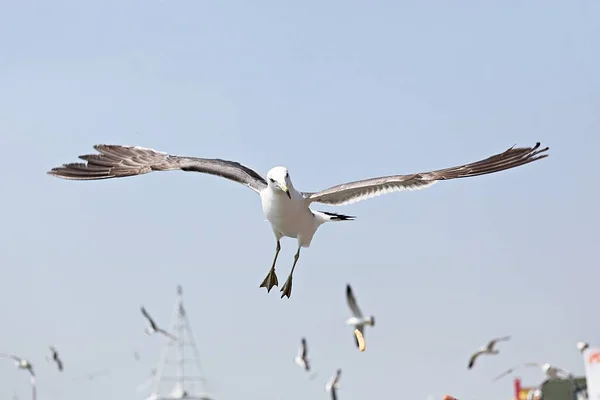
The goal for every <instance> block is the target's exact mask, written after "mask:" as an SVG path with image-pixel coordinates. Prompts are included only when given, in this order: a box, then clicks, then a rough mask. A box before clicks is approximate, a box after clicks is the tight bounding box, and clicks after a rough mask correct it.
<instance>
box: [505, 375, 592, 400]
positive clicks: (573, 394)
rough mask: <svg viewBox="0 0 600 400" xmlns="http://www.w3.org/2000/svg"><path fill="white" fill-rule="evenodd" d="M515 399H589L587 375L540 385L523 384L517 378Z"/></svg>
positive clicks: (550, 381) (545, 382)
mask: <svg viewBox="0 0 600 400" xmlns="http://www.w3.org/2000/svg"><path fill="white" fill-rule="evenodd" d="M514 383H515V400H587V398H588V397H587V385H586V379H585V377H578V378H574V379H573V380H569V379H556V380H547V381H544V383H542V384H541V385H540V386H539V387H537V386H528V387H524V386H522V385H521V380H520V379H519V378H517V379H515V381H514Z"/></svg>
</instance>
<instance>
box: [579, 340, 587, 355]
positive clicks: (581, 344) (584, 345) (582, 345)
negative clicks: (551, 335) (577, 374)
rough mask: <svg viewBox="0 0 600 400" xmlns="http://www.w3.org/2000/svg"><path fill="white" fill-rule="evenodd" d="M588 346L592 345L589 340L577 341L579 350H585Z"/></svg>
mask: <svg viewBox="0 0 600 400" xmlns="http://www.w3.org/2000/svg"><path fill="white" fill-rule="evenodd" d="M588 347H590V345H589V343H587V342H577V350H579V351H580V352H582V353H583V352H584V351H585V350H586V349H587V348H588Z"/></svg>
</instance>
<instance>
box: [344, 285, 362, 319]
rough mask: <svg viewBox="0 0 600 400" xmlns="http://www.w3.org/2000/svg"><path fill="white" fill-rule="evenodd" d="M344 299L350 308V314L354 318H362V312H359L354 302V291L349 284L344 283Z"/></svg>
mask: <svg viewBox="0 0 600 400" xmlns="http://www.w3.org/2000/svg"><path fill="white" fill-rule="evenodd" d="M346 301H347V302H348V307H350V310H352V314H353V315H354V316H355V317H356V318H362V316H363V315H362V312H360V308H358V305H357V304H356V299H355V298H354V293H353V292H352V288H351V287H350V285H349V284H347V285H346Z"/></svg>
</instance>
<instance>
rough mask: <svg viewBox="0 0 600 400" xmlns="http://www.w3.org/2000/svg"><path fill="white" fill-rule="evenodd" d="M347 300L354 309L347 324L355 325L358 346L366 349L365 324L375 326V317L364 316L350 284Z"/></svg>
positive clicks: (351, 308)
mask: <svg viewBox="0 0 600 400" xmlns="http://www.w3.org/2000/svg"><path fill="white" fill-rule="evenodd" d="M346 300H347V302H348V307H350V310H351V311H352V317H350V318H348V320H347V321H346V324H347V325H352V326H354V338H355V339H356V346H357V347H358V349H359V350H360V351H365V349H366V346H367V344H366V342H365V332H364V329H365V325H371V326H375V317H374V316H372V315H371V316H370V317H363V314H362V312H361V311H360V308H358V305H357V304H356V299H355V298H354V293H352V288H351V287H350V284H347V285H346Z"/></svg>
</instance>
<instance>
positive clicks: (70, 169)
mask: <svg viewBox="0 0 600 400" xmlns="http://www.w3.org/2000/svg"><path fill="white" fill-rule="evenodd" d="M94 149H96V150H97V151H98V152H99V153H100V154H85V155H81V156H79V158H80V159H82V160H84V161H87V163H70V164H64V165H62V166H60V167H56V168H52V169H51V170H50V171H48V174H50V175H53V176H55V177H58V178H63V179H72V180H98V179H110V178H123V177H127V176H135V175H142V174H147V173H148V172H152V171H172V170H178V169H179V170H182V171H193V172H201V173H206V174H211V175H216V176H220V177H222V178H226V179H229V180H232V181H235V182H238V183H241V184H243V185H246V186H248V187H250V188H251V189H252V190H254V191H255V192H260V191H261V190H262V189H264V188H265V187H266V186H267V182H266V181H265V180H264V178H263V177H262V176H260V175H259V174H258V173H257V172H255V171H253V170H252V169H250V168H248V167H246V166H244V165H242V164H240V163H238V162H235V161H227V160H221V159H207V158H198V157H182V156H176V155H171V154H167V153H164V152H160V151H156V150H153V149H149V148H144V147H137V146H120V145H106V144H97V145H95V146H94Z"/></svg>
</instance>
